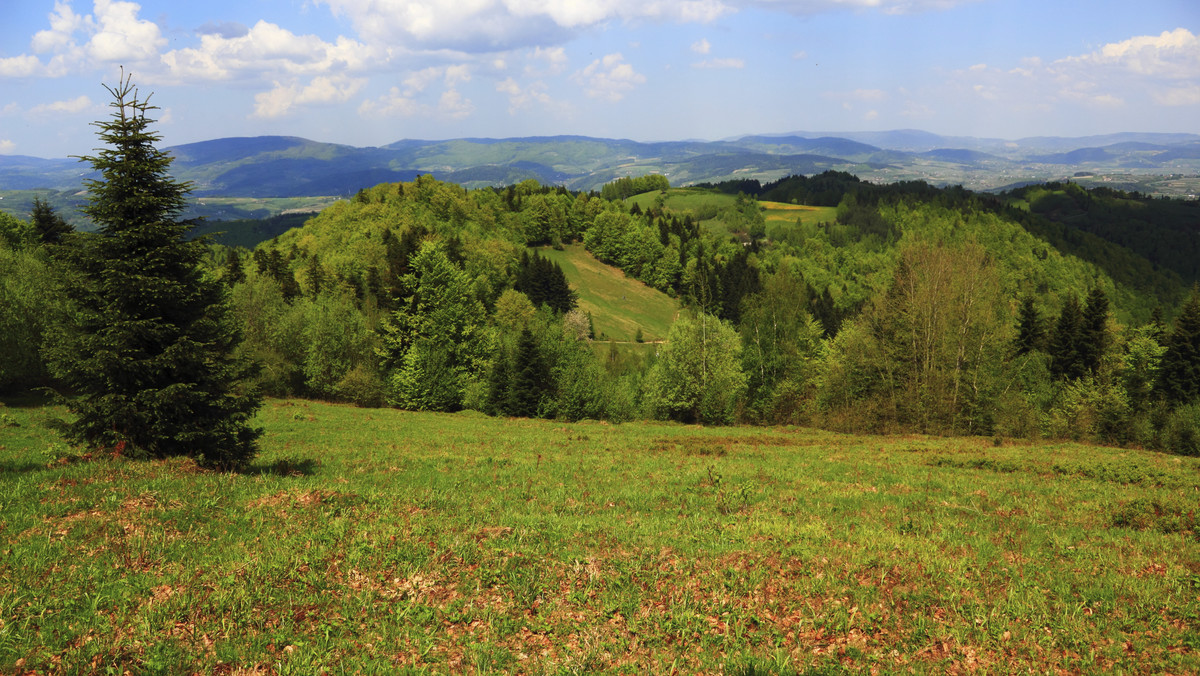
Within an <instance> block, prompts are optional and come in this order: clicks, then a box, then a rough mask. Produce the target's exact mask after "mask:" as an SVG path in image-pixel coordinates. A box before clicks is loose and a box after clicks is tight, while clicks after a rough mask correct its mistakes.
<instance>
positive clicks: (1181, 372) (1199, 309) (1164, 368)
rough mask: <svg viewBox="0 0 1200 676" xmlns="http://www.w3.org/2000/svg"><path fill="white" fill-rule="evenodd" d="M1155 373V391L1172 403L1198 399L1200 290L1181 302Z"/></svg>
mask: <svg viewBox="0 0 1200 676" xmlns="http://www.w3.org/2000/svg"><path fill="white" fill-rule="evenodd" d="M1166 347H1167V351H1166V352H1165V353H1164V354H1163V357H1162V362H1161V363H1160V365H1159V372H1158V391H1159V393H1160V394H1161V395H1162V396H1163V397H1164V398H1166V399H1167V401H1170V402H1172V403H1188V402H1192V401H1195V400H1196V399H1197V398H1200V289H1197V288H1196V287H1193V288H1192V294H1191V296H1189V297H1188V300H1187V302H1186V303H1184V306H1183V309H1182V310H1181V311H1180V313H1179V317H1177V318H1176V319H1175V328H1174V329H1173V330H1172V331H1171V335H1170V336H1169V337H1168V338H1167V345H1166Z"/></svg>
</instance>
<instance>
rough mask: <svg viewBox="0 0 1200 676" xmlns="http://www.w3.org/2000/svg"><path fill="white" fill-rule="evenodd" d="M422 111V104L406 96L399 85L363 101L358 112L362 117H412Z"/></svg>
mask: <svg viewBox="0 0 1200 676" xmlns="http://www.w3.org/2000/svg"><path fill="white" fill-rule="evenodd" d="M420 112H421V105H420V104H419V103H417V102H416V101H415V100H413V99H412V97H409V96H405V95H404V93H403V92H402V91H401V90H400V88H399V87H392V88H391V90H390V91H389V92H388V93H387V94H385V95H383V96H381V97H379V98H378V99H375V100H374V101H363V102H362V104H360V105H359V106H358V114H359V115H361V116H362V117H375V118H381V117H412V116H414V115H417V114H418V113H420Z"/></svg>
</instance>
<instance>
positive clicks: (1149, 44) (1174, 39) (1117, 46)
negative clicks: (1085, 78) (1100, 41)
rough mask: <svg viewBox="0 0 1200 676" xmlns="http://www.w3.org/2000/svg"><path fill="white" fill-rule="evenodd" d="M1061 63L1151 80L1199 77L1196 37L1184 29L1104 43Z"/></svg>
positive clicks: (1199, 40) (1198, 39) (1199, 48)
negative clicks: (1103, 68)
mask: <svg viewBox="0 0 1200 676" xmlns="http://www.w3.org/2000/svg"><path fill="white" fill-rule="evenodd" d="M1062 63H1064V64H1080V65H1084V66H1088V65H1097V66H1111V67H1116V68H1119V69H1122V70H1126V71H1129V72H1131V73H1137V74H1138V75H1144V76H1147V77H1154V78H1164V79H1171V80H1182V79H1195V78H1200V37H1197V36H1196V35H1194V34H1192V32H1191V31H1189V30H1188V29H1186V28H1176V29H1175V30H1173V31H1163V32H1162V34H1160V35H1139V36H1137V37H1132V38H1130V39H1128V40H1123V41H1121V42H1114V43H1111V44H1107V45H1104V47H1102V48H1101V49H1100V50H1099V51H1097V52H1093V53H1091V54H1086V55H1083V56H1077V57H1069V58H1067V59H1064V60H1063V61H1062Z"/></svg>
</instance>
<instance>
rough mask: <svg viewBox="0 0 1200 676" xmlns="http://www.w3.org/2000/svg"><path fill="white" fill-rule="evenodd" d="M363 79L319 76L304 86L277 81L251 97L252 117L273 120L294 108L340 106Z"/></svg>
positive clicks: (362, 82)
mask: <svg viewBox="0 0 1200 676" xmlns="http://www.w3.org/2000/svg"><path fill="white" fill-rule="evenodd" d="M365 83H366V80H364V79H362V78H352V77H347V76H332V77H329V76H323V75H322V76H319V77H315V78H313V79H312V81H310V82H309V83H308V84H307V85H305V86H303V87H300V86H298V85H296V84H289V85H283V84H280V83H278V82H276V83H275V86H274V87H273V88H272V89H271V90H270V91H266V92H262V93H260V94H257V95H256V96H255V97H254V117H260V118H276V117H282V116H284V115H287V114H288V113H289V112H291V110H292V109H293V108H294V107H296V106H304V105H313V104H328V103H343V102H345V101H348V100H349V99H350V97H352V96H354V95H355V94H356V93H357V92H358V90H359V89H361V88H362V86H363V84H365Z"/></svg>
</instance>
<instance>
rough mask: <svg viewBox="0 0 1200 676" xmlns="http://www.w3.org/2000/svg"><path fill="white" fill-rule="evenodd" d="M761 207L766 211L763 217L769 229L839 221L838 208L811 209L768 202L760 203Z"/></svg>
mask: <svg viewBox="0 0 1200 676" xmlns="http://www.w3.org/2000/svg"><path fill="white" fill-rule="evenodd" d="M759 205H760V206H762V207H763V208H764V209H765V212H764V213H763V216H764V217H765V218H766V220H767V227H768V228H769V227H770V226H771V225H772V224H776V223H786V224H795V223H796V222H797V221H799V222H800V223H801V224H802V225H815V224H817V223H833V222H834V221H836V220H837V207H810V206H801V205H798V204H787V203H784V202H766V201H760V202H759Z"/></svg>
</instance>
